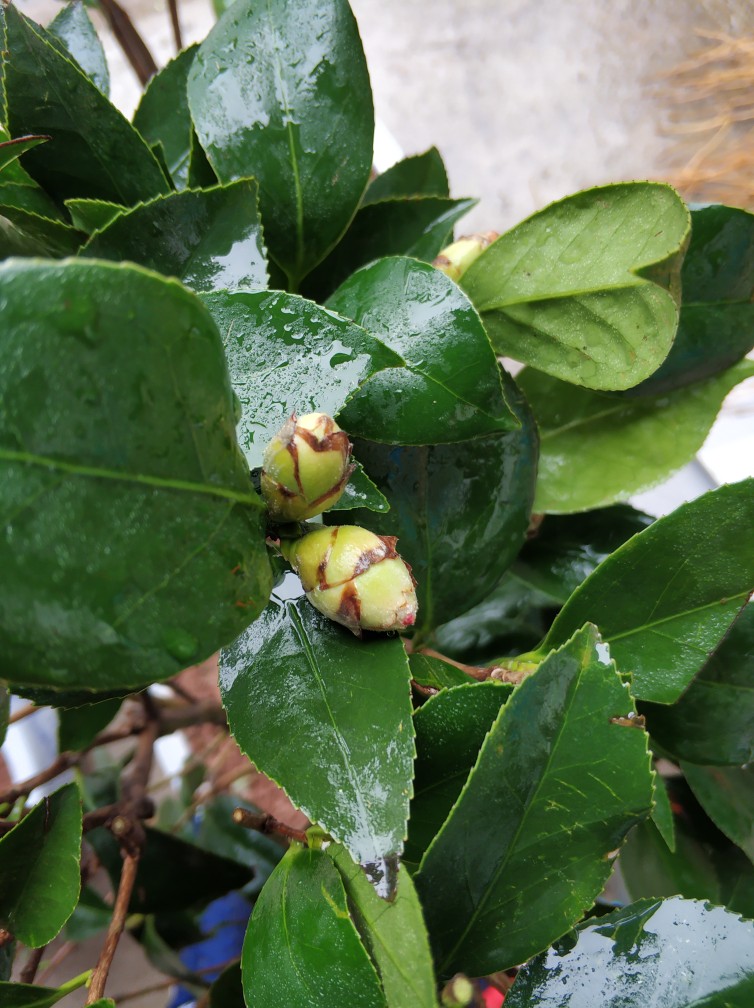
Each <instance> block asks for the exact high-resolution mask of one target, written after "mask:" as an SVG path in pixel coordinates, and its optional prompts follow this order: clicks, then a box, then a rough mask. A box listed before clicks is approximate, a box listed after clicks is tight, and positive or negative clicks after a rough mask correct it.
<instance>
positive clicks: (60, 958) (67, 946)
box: [39, 941, 79, 984]
mask: <svg viewBox="0 0 754 1008" xmlns="http://www.w3.org/2000/svg"><path fill="white" fill-rule="evenodd" d="M78 947H79V944H78V942H73V941H68V942H65V943H64V944H63V945H61V946H60V948H59V949H58V950H57V952H56V953H55V955H54V956H53V957H52V958H51V959H50V961H49V962H48V963H47V965H46V966H45V968H44V970H43V971H42V973H41V975H40V977H39V982H40V984H44V982H45V980H47V978H48V977H49V976H50V974H51V973H53V971H54V970H56V969H57V968H58V966H60V964H61V963H62V962H65V960H66V959H67V958H68V956H69V955H71V953H72V952H75V951H76V949H77V948H78Z"/></svg>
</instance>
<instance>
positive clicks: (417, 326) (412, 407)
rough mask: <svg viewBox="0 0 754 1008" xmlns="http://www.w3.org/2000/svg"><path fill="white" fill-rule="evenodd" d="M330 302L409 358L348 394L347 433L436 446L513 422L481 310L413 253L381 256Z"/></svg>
mask: <svg viewBox="0 0 754 1008" xmlns="http://www.w3.org/2000/svg"><path fill="white" fill-rule="evenodd" d="M327 304H328V307H329V308H331V309H332V310H333V311H336V312H338V314H339V315H343V316H344V317H345V318H350V319H353V320H354V322H357V323H358V324H359V325H360V326H362V327H363V328H364V329H366V330H367V332H369V333H371V334H372V335H373V336H375V337H376V338H377V339H379V340H381V341H382V342H383V343H384V344H385V345H386V346H388V347H390V349H391V350H394V351H395V352H396V353H397V354H400V356H401V357H402V358H403V360H404V361H405V362H406V365H407V366H406V368H405V369H404V370H402V371H397V372H396V371H395V370H393V369H391V370H386V371H383V372H380V373H377V374H375V375H374V376H373V377H372V378H371V379H370V380H369V381H367V382H365V383H364V384H363V385H362V386H361V388H360V389H359V390H358V391H357V392H356V393H355V395H353V396H352V397H351V399H350V400H349V402H348V404H347V405H346V407H345V409H344V410H342V411H341V414H340V417H341V422H342V425H343V427H344V428H345V429H346V430H348V431H349V433H353V434H356V435H358V436H360V437H363V438H368V439H370V440H373V441H381V442H389V443H390V442H392V443H400V444H437V443H448V442H451V441H464V440H467V439H468V438H473V437H480V436H482V435H485V434H494V433H500V432H501V431H509V430H510V429H511V428H513V427H516V426H517V420H516V418H515V417H514V415H513V413H512V410H511V408H510V406H509V404H508V403H507V402H506V399H505V397H504V395H503V386H502V384H501V379H500V370H499V368H498V365H497V361H496V360H495V355H494V353H493V352H492V347H491V346H490V343H489V340H488V338H487V334H486V333H485V331H484V327H483V325H482V323H481V321H480V320H479V316H478V315H477V313H476V312H475V311H474V308H473V307H472V305H471V304H470V303H469V300H468V298H467V297H466V296H465V295H464V294H463V293H462V292H461V290H460V289H459V288H458V287H457V286H456V284H454V283H453V281H452V280H450V279H449V278H448V277H446V276H445V275H444V274H442V273H440V272H439V271H438V270H436V269H433V268H432V267H431V266H428V265H425V264H423V263H419V262H416V261H415V260H413V259H404V258H390V259H381V260H379V261H378V262H375V263H372V264H371V265H370V266H366V267H364V268H363V269H361V270H359V271H358V272H356V273H354V274H353V276H352V277H351V278H350V279H349V280H347V281H346V283H345V284H343V286H342V287H340V288H339V289H338V290H337V291H336V292H335V293H334V294H333V295H332V297H331V298H330V299H329V300H328V302H327Z"/></svg>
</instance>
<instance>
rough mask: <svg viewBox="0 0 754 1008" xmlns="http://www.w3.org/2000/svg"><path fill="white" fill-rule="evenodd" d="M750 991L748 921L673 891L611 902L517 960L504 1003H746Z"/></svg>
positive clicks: (578, 1006)
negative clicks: (574, 933)
mask: <svg viewBox="0 0 754 1008" xmlns="http://www.w3.org/2000/svg"><path fill="white" fill-rule="evenodd" d="M753 997H754V925H752V924H751V923H750V922H748V921H742V920H740V918H738V917H736V916H735V915H734V914H731V913H728V911H726V910H723V909H722V908H720V907H711V906H707V905H705V904H703V903H697V902H696V901H694V900H685V899H681V897H679V896H676V897H674V898H673V899H668V900H658V899H647V900H641V901H640V902H638V903H633V904H632V905H631V906H627V907H624V908H623V909H622V910H616V911H614V912H613V913H611V914H608V915H607V916H606V917H601V918H600V919H599V921H597V922H596V923H595V922H593V921H588V922H587V923H586V924H584V925H582V926H581V927H580V928H579V931H578V942H577V944H576V947H575V948H574V949H573V950H572V951H570V952H567V953H565V954H564V952H563V950H561V949H552V950H550V951H548V952H545V953H543V955H541V956H539V957H538V958H537V959H536V960H534V962H531V963H529V964H528V965H527V966H525V967H524V968H523V970H522V971H521V973H520V974H519V975H518V977H517V978H516V983H515V984H514V985H513V988H512V990H511V992H510V994H508V996H507V997H506V999H505V1004H506V1008H535V1006H536V1008H561V1006H562V1005H564V1004H565V1001H564V998H567V999H568V1001H567V1003H568V1005H569V1008H645V1006H646V1005H647V1004H648V1003H652V1004H656V1005H662V1008H746V1006H747V1005H749V1004H751V1000H752V998H753Z"/></svg>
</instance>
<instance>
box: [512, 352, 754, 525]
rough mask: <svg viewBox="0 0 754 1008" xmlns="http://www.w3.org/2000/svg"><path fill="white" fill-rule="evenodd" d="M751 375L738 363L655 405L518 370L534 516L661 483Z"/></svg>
mask: <svg viewBox="0 0 754 1008" xmlns="http://www.w3.org/2000/svg"><path fill="white" fill-rule="evenodd" d="M753 374H754V361H741V362H740V363H738V364H735V365H734V366H733V367H732V368H729V369H728V370H727V371H724V372H723V373H722V374H718V375H714V376H713V377H711V378H705V379H703V380H702V381H700V382H698V383H697V384H695V385H687V386H685V387H684V388H681V389H677V390H675V391H674V392H668V393H666V394H662V395H659V396H657V397H656V398H652V397H648V396H643V397H641V398H637V399H614V398H613V399H608V398H606V397H605V396H604V395H599V394H598V393H596V392H592V391H590V390H589V389H578V388H574V387H573V385H569V384H567V383H566V382H561V381H558V379H557V378H551V377H549V376H548V375H544V374H542V373H541V372H538V371H533V370H531V369H530V368H526V369H525V370H524V371H522V372H521V374H520V375H518V379H517V380H518V381H519V383H520V385H521V388H522V390H523V392H524V394H525V395H526V397H527V399H528V400H529V402H530V404H531V408H532V410H533V412H534V416H535V418H536V420H537V425H538V426H539V435H540V441H541V450H540V460H539V478H538V480H537V496H536V499H535V501H534V509H535V511H538V512H542V511H546V512H550V513H555V514H558V513H560V514H562V513H564V512H565V513H568V512H572V511H586V510H589V509H590V508H596V507H603V506H604V505H606V504H612V503H614V502H615V501H623V500H626V499H627V498H628V497H630V496H632V495H633V494H636V493H639V492H640V491H642V490H648V489H649V488H650V487H653V486H656V485H657V484H658V483H662V482H663V481H664V480H666V479H667V478H668V477H670V476H672V474H673V473H674V472H677V470H678V469H681V468H682V467H683V466H684V465H686V463H687V462H690V461H691V460H692V459H693V458H694V456H695V455H696V453H697V452H698V451H699V449H700V448H701V447H702V445H703V444H704V441H705V439H706V437H707V435H708V434H709V432H710V428H711V427H712V424H713V423H714V422H715V417H716V416H717V414H718V412H719V410H720V407H721V406H722V403H723V400H724V399H725V397H726V396H727V394H728V393H729V392H730V391H731V389H732V388H734V387H735V386H736V385H738V383H739V382H741V381H743V380H744V379H745V378H750V377H751V376H752V375H753ZM574 471H578V478H577V479H574Z"/></svg>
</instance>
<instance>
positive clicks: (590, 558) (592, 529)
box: [511, 504, 654, 603]
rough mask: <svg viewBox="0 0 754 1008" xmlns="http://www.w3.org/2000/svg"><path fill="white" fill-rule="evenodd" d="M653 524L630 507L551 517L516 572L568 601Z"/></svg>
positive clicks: (529, 541)
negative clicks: (621, 548) (598, 569)
mask: <svg viewBox="0 0 754 1008" xmlns="http://www.w3.org/2000/svg"><path fill="white" fill-rule="evenodd" d="M653 520H654V519H653V518H651V517H650V516H649V515H647V514H644V512H643V511H637V510H636V509H635V508H632V507H630V506H629V505H628V504H616V505H614V506H613V507H608V508H600V509H597V510H594V511H587V512H586V513H584V514H573V515H547V516H546V517H545V519H544V521H543V522H542V523H541V524H540V525H539V526H538V527H537V529H536V532H535V534H534V535H533V537H532V538H530V539H527V541H526V542H525V543H524V546H523V549H522V550H521V552H520V553H519V554H518V557H517V558H516V561H515V563H514V564H513V567H512V568H511V569H512V571H513V573H514V574H515V575H516V577H517V578H520V579H521V580H522V581H525V582H526V584H528V585H531V587H533V588H535V589H537V591H540V592H544V593H545V594H546V595H548V596H550V597H551V598H552V599H553V600H555V601H556V602H559V603H563V602H567V601H568V598H569V597H570V596H571V595H572V594H573V592H575V591H576V589H577V588H578V586H579V585H580V584H581V582H582V581H584V580H585V579H586V578H587V577H588V576H589V575H590V574H591V573H592V571H593V570H594V568H595V567H596V566H597V565H598V564H600V563H602V561H603V560H605V559H607V557H609V556H610V554H611V553H613V552H614V551H615V550H617V549H618V547H619V546H622V545H623V543H624V542H626V541H627V540H628V539H630V538H631V536H633V535H636V534H637V533H638V532H641V531H643V530H644V529H645V528H647V527H648V526H649V525H651V524H652V521H653Z"/></svg>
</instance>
